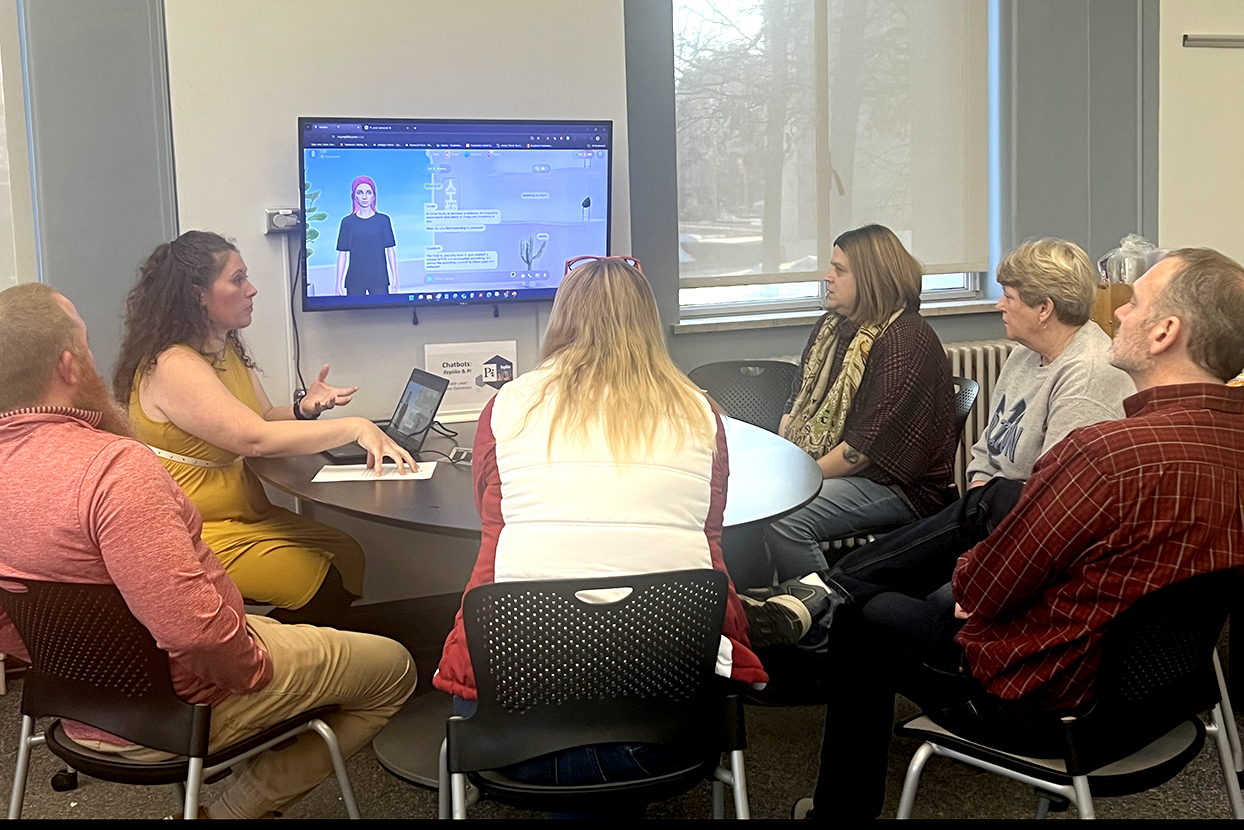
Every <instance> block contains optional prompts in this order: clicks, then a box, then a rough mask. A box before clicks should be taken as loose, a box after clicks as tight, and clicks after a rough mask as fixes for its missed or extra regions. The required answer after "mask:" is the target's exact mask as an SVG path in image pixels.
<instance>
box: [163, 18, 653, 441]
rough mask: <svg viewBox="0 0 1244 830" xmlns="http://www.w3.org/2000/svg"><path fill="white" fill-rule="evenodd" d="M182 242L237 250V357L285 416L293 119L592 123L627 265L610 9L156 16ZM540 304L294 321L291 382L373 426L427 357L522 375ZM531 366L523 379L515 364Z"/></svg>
mask: <svg viewBox="0 0 1244 830" xmlns="http://www.w3.org/2000/svg"><path fill="white" fill-rule="evenodd" d="M165 13H166V21H167V32H168V61H169V86H170V96H171V99H172V113H173V147H174V155H175V165H176V178H177V205H178V212H179V217H180V223H181V228H182V230H183V231H185V230H190V229H195V228H200V229H210V230H216V231H219V232H221V233H224V234H226V235H228V236H231V237H233V238H235V239H236V240H237V244H238V247H239V248H240V249H241V251H242V255H243V257H244V258H245V259H246V262H247V265H248V266H249V269H250V272H251V274H252V276H253V278H257V283H256V284H257V285H258V287H259V290H260V292H261V293H260V295H259V297H258V298H257V301H256V309H255V311H256V313H255V322H254V324H253V325H252V326H251V328H250V329H249V330H248V331H247V332H246V337H247V340H248V342H249V343H250V344H251V345H252V347H253V348H254V351H255V354H256V357H257V358H258V360H259V363H260V365H261V366H263V368H264V370H265V372H266V376H267V378H268V380H269V384H270V385H269V392H270V393H271V394H272V395H273V397H274V399H275V398H278V397H280V398H284V399H288V395H289V393H290V389H291V386H290V380H289V377H288V366H289V364H290V352H289V347H288V336H287V332H286V328H287V323H286V321H287V319H288V317H289V312H288V302H287V301H286V299H285V298H286V296H287V294H286V289H285V286H284V282H283V276H284V273H285V264H284V238H283V237H277V236H272V237H267V238H265V237H264V235H263V210H264V208H268V207H285V206H292V205H297V204H298V203H299V198H298V197H299V187H298V157H297V130H296V119H297V118H298V117H299V116H337V115H340V116H355V117H358V116H391V117H424V118H455V117H462V118H582V119H591V118H602V119H612V120H613V121H614V123H615V134H616V135H617V136H618V140H617V142H616V144H615V154H614V160H613V187H614V226H613V240H614V247H615V248H616V249H618V250H620V251H627V250H629V240H630V225H629V221H628V214H629V203H628V199H627V186H626V182H627V165H626V128H625V126H626V125H625V121H626V89H625V66H624V62H623V31H622V3H621V1H620V0H539V2H530V1H529V2H522V3H515V2H510V0H460V2H453V3H446V2H441V1H440V0H306V1H305V2H299V3H296V4H290V3H255V2H253V1H252V0H213V2H211V3H203V2H200V0H167V2H166V4H165ZM543 311H547V304H536V305H524V306H517V307H509V308H505V309H503V310H502V312H501V317H500V318H499V319H497V320H494V319H493V317H492V309H491V308H490V307H489V308H487V309H485V308H481V307H474V308H451V309H440V308H438V309H434V310H428V311H425V312H422V313H421V314H420V325H419V326H418V327H413V326H412V325H411V316H410V313H409V312H403V311H397V310H389V311H366V312H329V313H318V314H311V315H304V316H300V319H299V328H300V331H301V332H302V334H303V373H304V375H305V374H306V373H307V372H308V371H310V372H311V373H312V374H314V372H315V370H316V369H318V368H319V366H320V365H322V364H323V363H329V362H331V363H332V364H333V371H334V375H333V376H334V377H337V378H339V379H340V380H341V381H342V382H344V381H346V380H349V381H350V382H351V383H358V384H361V385H362V386H363V392H362V393H361V397H360V399H359V403H360V404H361V408H362V409H365V410H367V412H366V414H369V415H373V416H376V417H380V416H381V415H388V414H389V413H388V412H386V411H385V410H386V409H388V408H389V407H390V406H391V404H392V401H391V398H392V397H393V390H394V389H396V388H398V386H399V384H400V383H402V382H403V381H404V380H405V378H406V376H407V375H408V374H409V372H410V369H411V367H412V366H413V365H422V360H423V350H422V345H423V344H424V343H429V342H431V343H443V342H455V341H463V340H480V339H484V340H512V339H516V340H518V341H519V362H520V369H526V368H530V365H531V362H532V361H533V360H534V359H535V356H536V349H537V331H538V328H539V325H540V324H541V323H542V321H543V315H542V312H543ZM522 364H526V365H522Z"/></svg>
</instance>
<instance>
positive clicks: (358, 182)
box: [350, 176, 376, 213]
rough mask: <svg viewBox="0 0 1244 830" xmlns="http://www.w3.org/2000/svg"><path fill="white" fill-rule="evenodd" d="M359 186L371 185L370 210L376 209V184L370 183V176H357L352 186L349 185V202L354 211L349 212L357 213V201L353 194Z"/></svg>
mask: <svg viewBox="0 0 1244 830" xmlns="http://www.w3.org/2000/svg"><path fill="white" fill-rule="evenodd" d="M361 184H369V185H371V209H372V210H375V209H376V183H375V182H374V181H372V178H371V176H359V177H358V178H357V179H355V180H354V184H352V185H350V201H351V202H353V203H354V210H352V211H350V212H351V213H358V212H359V200H358V199H357V198H355V196H354V192H355V191H356V190H358V189H359V185H361Z"/></svg>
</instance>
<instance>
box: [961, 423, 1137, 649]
mask: <svg viewBox="0 0 1244 830" xmlns="http://www.w3.org/2000/svg"><path fill="white" fill-rule="evenodd" d="M1114 502H1115V500H1114V499H1112V498H1111V493H1110V485H1109V482H1108V480H1107V479H1106V477H1105V476H1104V475H1103V474H1102V473H1101V472H1100V471H1099V470H1098V469H1097V468H1096V466H1095V465H1094V463H1093V459H1092V458H1091V457H1090V452H1087V451H1086V448H1085V446H1084V445H1083V444H1082V443H1081V442H1079V441H1076V440H1074V439H1072V440H1066V441H1062V442H1061V443H1059V444H1058V445H1056V446H1055V447H1054V448H1053V449H1051V450H1050V451H1049V452H1047V453H1046V454H1045V455H1043V456H1041V458H1040V459H1039V460H1038V461H1037V464H1036V466H1035V467H1034V468H1033V474H1032V478H1030V479H1029V480H1028V483H1027V484H1025V485H1024V491H1023V494H1022V495H1021V496H1020V499H1019V502H1018V503H1017V504H1016V505H1015V508H1014V509H1013V510H1012V511H1011V512H1010V513H1009V514H1007V517H1006V518H1005V519H1003V520H1002V523H1001V524H999V525H998V527H997V529H996V530H994V532H993V533H991V534H990V535H989V538H988V539H986V540H985V541H983V542H981V543H980V544H978V545H976V547H974V548H972V549H971V550H969V551H968V552H967V553H965V554H963V556H961V557H959V563H958V565H956V567H955V572H954V576H953V578H952V583H953V586H954V596H955V600H956V601H957V602H958V603H959V604H960V605H962V606H963V609H964V610H965V611H967V612H968V613H969V614H971V615H972V616H971V618H970V619H969V620H968V626H971V627H973V628H975V627H976V626H977V625H983V624H986V623H988V621H990V620H994V619H997V618H999V617H1002V616H1006V615H1010V614H1011V613H1013V612H1014V611H1015V610H1016V609H1018V608H1021V607H1023V606H1024V605H1025V604H1026V603H1027V602H1028V601H1029V600H1030V599H1031V598H1032V597H1034V596H1036V595H1037V594H1038V593H1040V592H1041V590H1042V589H1043V588H1045V586H1047V585H1049V584H1050V583H1051V582H1053V581H1054V580H1055V578H1056V577H1057V576H1058V575H1059V574H1060V573H1062V572H1064V571H1066V570H1067V568H1068V567H1070V566H1071V564H1072V563H1073V562H1074V561H1075V560H1076V558H1077V557H1078V556H1080V555H1081V554H1083V553H1084V551H1085V549H1086V548H1087V547H1088V546H1089V544H1090V543H1091V542H1092V541H1093V539H1095V538H1099V537H1101V536H1103V535H1105V534H1106V533H1108V532H1109V530H1110V529H1111V528H1114V527H1116V526H1117V525H1118V523H1119V521H1118V516H1117V515H1115V513H1116V511H1115V504H1114ZM968 626H965V628H967V627H968Z"/></svg>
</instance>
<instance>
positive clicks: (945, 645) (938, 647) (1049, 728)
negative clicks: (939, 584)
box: [814, 587, 1066, 820]
mask: <svg viewBox="0 0 1244 830" xmlns="http://www.w3.org/2000/svg"><path fill="white" fill-rule="evenodd" d="M962 624H963V621H962V620H957V619H955V617H954V600H953V599H952V598H951V596H950V591H949V590H948V589H947V588H946V587H943V588H941V589H939V590H937V591H936V592H934V593H933V594H931V595H929V596H928V597H924V598H917V597H910V596H906V595H904V594H896V593H886V594H880V595H878V596H876V597H874V598H873V599H872V601H870V602H869V603H867V604H866V605H864V606H863V608H862V609H860V613H859V614H858V615H857V616H855V617H854V618H849V619H848V620H847V621H846V624H845V625H843V626H842V627H841V628H839V627H838V625H837V623H835V626H834V628H833V629H831V634H832V636H833V638H834V640H833V643H832V647H831V648H830V650H829V652H828V656H827V658H826V659H831V660H833V661H834V663H835V665H837V666H839V667H841V680H840V681H839V682H837V683H835V684H833V685H832V686H831V688H830V691H829V700H828V702H827V705H826V710H825V737H824V739H823V741H822V744H821V769H820V775H819V777H818V779H817V784H816V793H815V796H814V802H815V806H816V814H817V817H818V818H824V819H830V818H832V819H835V820H840V819H844V818H845V819H851V818H875V817H876V816H877V815H878V814H879V813H880V812H881V807H882V805H883V804H884V803H885V785H886V775H887V770H888V766H889V751H890V734H891V729H892V726H893V721H894V695H895V694H896V693H899V694H902V695H903V696H904V697H906V698H908V699H910V700H912V701H913V702H914V703H916V704H917V705H918V706H920V707H921V709H923V710H924V713H925V714H926V715H928V716H929V717H930V718H932V719H933V720H934V722H936V723H938V724H939V725H941V726H943V727H945V728H947V729H950V730H952V731H954V732H955V733H956V734H959V735H961V736H963V737H965V738H970V739H975V740H984V741H987V742H988V743H989V744H990V745H992V746H996V747H998V748H1000V749H1003V750H1006V751H1010V752H1016V753H1021V754H1025V755H1031V756H1035V757H1046V758H1048V757H1061V756H1062V754H1063V751H1064V747H1063V742H1062V734H1063V733H1062V729H1061V726H1060V723H1059V720H1058V717H1059V715H1060V714H1066V713H1057V714H1055V713H1050V712H1045V711H1042V710H1039V709H1035V708H1033V707H1031V706H1029V705H1027V704H1025V703H1024V702H1023V701H1004V700H1001V699H1000V698H996V697H994V696H992V695H990V694H988V693H987V692H985V690H984V689H983V688H982V687H981V685H980V684H979V683H977V682H976V680H975V679H973V677H972V675H971V673H970V672H969V671H968V670H967V669H966V668H965V667H964V661H963V651H962V649H961V648H960V647H959V646H958V645H957V644H956V643H955V642H954V636H955V634H956V633H957V632H958V631H959V628H960V627H961V626H962Z"/></svg>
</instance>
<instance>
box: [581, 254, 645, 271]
mask: <svg viewBox="0 0 1244 830" xmlns="http://www.w3.org/2000/svg"><path fill="white" fill-rule="evenodd" d="M605 259H620V260H622V261H623V262H625V263H626V264H627V265H629V266H631V267H632V268H634V269H635V270H636V271H638V272H639V273H641V274H642V273H643V272H644V269H643V266H642V265H640V264H639V260H637V259H635V257H633V256H592V255H591V254H584V255H583V256H576V257H571V258H570V259H568V260H566V271H565V273H564V274H563V275H562V276H565V274H569V273H570V272H571V271H573V270H574V269H576V268H578V267H579V266H580V265H582V264H583V263H585V262H599V261H600V260H605Z"/></svg>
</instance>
